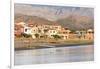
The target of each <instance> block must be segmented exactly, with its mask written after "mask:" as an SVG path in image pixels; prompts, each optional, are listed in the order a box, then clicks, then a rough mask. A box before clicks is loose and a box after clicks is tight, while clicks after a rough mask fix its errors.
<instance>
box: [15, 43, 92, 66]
mask: <svg viewBox="0 0 100 69" xmlns="http://www.w3.org/2000/svg"><path fill="white" fill-rule="evenodd" d="M93 48H94V47H93V45H85V46H71V47H70V46H69V47H57V48H44V49H34V50H20V51H15V65H27V64H44V63H61V62H78V61H92V60H93V59H94V51H93Z"/></svg>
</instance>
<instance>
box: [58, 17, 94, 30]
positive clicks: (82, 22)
mask: <svg viewBox="0 0 100 69" xmlns="http://www.w3.org/2000/svg"><path fill="white" fill-rule="evenodd" d="M57 23H58V24H60V25H62V26H63V27H68V28H69V29H71V30H83V29H93V28H94V19H92V18H90V17H87V16H77V15H70V16H69V17H67V18H64V19H59V20H57Z"/></svg>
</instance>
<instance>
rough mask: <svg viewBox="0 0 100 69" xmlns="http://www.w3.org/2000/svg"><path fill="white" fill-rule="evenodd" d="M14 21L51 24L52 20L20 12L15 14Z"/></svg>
mask: <svg viewBox="0 0 100 69" xmlns="http://www.w3.org/2000/svg"><path fill="white" fill-rule="evenodd" d="M14 22H15V23H18V22H25V23H33V24H52V23H53V22H52V21H48V20H46V19H44V18H40V17H37V16H29V15H22V14H15V18H14Z"/></svg>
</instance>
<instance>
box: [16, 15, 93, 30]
mask: <svg viewBox="0 0 100 69" xmlns="http://www.w3.org/2000/svg"><path fill="white" fill-rule="evenodd" d="M22 21H23V22H25V23H33V24H49V25H50V24H59V25H61V26H62V27H67V28H69V29H71V30H82V29H93V28H94V20H93V19H92V18H90V17H87V16H78V15H70V16H69V17H67V18H64V19H59V20H57V21H49V20H46V19H44V18H40V17H37V16H29V15H22V14H15V23H18V22H22Z"/></svg>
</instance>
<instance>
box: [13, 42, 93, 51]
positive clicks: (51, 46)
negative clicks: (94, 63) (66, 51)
mask: <svg viewBox="0 0 100 69" xmlns="http://www.w3.org/2000/svg"><path fill="white" fill-rule="evenodd" d="M84 45H94V43H85V44H55V45H47V46H45V45H44V46H43V45H42V46H31V47H22V48H14V50H15V51H20V50H33V49H44V48H57V47H74V46H84Z"/></svg>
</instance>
